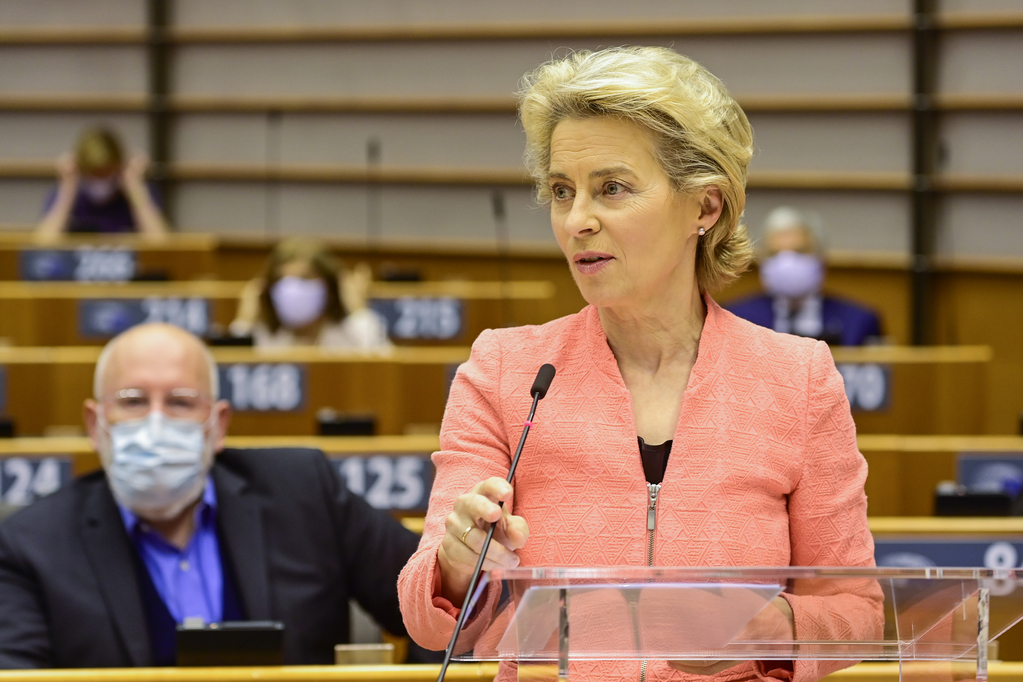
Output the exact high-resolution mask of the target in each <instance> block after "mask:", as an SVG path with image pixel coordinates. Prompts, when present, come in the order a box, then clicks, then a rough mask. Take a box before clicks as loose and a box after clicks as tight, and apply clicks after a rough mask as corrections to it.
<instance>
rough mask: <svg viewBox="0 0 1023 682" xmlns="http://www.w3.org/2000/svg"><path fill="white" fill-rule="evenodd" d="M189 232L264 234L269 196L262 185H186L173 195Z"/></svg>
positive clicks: (181, 225) (179, 218)
mask: <svg viewBox="0 0 1023 682" xmlns="http://www.w3.org/2000/svg"><path fill="white" fill-rule="evenodd" d="M174 197H175V202H176V206H177V210H176V215H177V224H178V226H179V229H181V230H183V231H186V232H217V233H227V234H232V233H233V234H265V233H266V232H267V225H266V207H267V192H266V190H265V187H264V186H263V185H262V184H259V183H233V182H224V183H219V182H185V183H179V184H178V185H177V188H176V189H175V192H174Z"/></svg>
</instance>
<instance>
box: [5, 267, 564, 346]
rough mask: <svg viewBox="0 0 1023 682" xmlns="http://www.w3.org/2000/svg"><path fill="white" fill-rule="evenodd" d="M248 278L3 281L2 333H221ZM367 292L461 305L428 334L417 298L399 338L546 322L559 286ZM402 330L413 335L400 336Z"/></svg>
mask: <svg viewBox="0 0 1023 682" xmlns="http://www.w3.org/2000/svg"><path fill="white" fill-rule="evenodd" d="M244 286H245V282H214V281H189V282H150V283H110V284H100V283H80V282H3V281H0V338H4V339H7V340H8V343H10V344H11V345H15V346H77V345H89V344H97V345H98V344H103V343H105V342H106V341H107V340H108V339H109V338H110V336H112V335H113V333H114V331H116V330H119V329H122V328H124V327H125V326H127V325H128V324H130V323H137V322H142V321H156V322H164V321H168V322H172V323H174V324H178V325H180V326H183V327H185V328H186V329H189V330H190V331H192V332H193V333H196V334H198V335H199V336H208V335H210V333H211V332H217V331H219V332H220V333H222V332H223V330H225V329H226V328H227V326H228V324H230V322H231V320H233V319H234V317H235V314H236V312H237V309H238V297H239V295H240V294H241V291H242V288H243V287H244ZM369 295H370V297H371V298H372V299H376V300H379V301H381V302H385V301H387V300H392V299H419V300H422V299H427V301H426V302H425V305H427V306H430V305H432V306H434V307H436V306H438V305H444V306H450V305H452V304H451V302H450V301H448V299H453V300H454V303H453V305H455V306H460V307H461V319H460V320H459V319H458V318H457V317H455V318H454V319H455V321H456V323H458V324H459V326H460V327H461V331H460V332H459V333H457V334H456V335H454V336H448V338H445V339H443V340H440V341H438V340H434V339H432V338H430V337H431V336H434V337H435V336H437V335H438V334H437V332H443V330H440V329H434V328H432V327H431V322H433V321H434V320H433V318H432V317H431V315H430V313H431V311H432V310H433V309H432V308H427V309H425V310H419V308H418V307H417V305H418V304H416V303H415V302H413V304H411V307H410V308H408V311H407V314H406V313H403V315H405V316H406V317H407V318H408V319H406V320H404V321H400V320H399V325H400V326H401V327H402V328H403V329H404V330H405V331H404V332H401V333H395V334H392V337H393V338H394V341H395V342H396V343H398V344H417V345H429V344H437V343H471V342H472V341H473V340H474V339H475V338H476V337H477V336H478V335H479V333H480V332H481V331H483V330H484V329H488V328H497V327H503V326H505V325H506V323H507V322H508V321H509V320H516V321H518V323H519V324H527V323H529V324H542V323H543V322H546V321H547V320H548V319H551V316H553V309H552V306H553V305H554V298H555V287H554V285H553V284H552V283H550V282H544V281H516V282H468V281H446V282H403V283H397V282H375V283H373V284H372V285H371V287H370V291H369ZM400 305H406V304H404V303H400ZM96 306H100V309H98V310H96V309H94V308H95V307H96ZM445 310H451V308H450V307H446V308H445ZM445 320H446V322H445V324H446V323H447V322H448V321H450V320H449V319H448V318H445ZM436 326H437V325H436V324H434V325H433V327H436ZM402 334H404V335H405V336H412V337H413V338H409V339H403V338H401V335H402ZM441 336H447V335H446V334H443V333H442V334H441Z"/></svg>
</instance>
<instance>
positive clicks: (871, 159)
mask: <svg viewBox="0 0 1023 682" xmlns="http://www.w3.org/2000/svg"><path fill="white" fill-rule="evenodd" d="M750 123H751V124H752V125H753V135H754V141H755V144H756V148H757V152H756V156H754V157H753V162H752V168H754V169H756V170H803V171H805V170H829V171H895V172H900V171H901V172H906V171H908V170H909V168H910V154H911V150H910V144H911V143H910V135H911V131H910V121H909V117H908V116H905V115H901V114H868V115H864V114H859V115H857V114H816V115H813V114H754V115H751V116H750Z"/></svg>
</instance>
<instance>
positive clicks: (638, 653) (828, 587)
mask: <svg viewBox="0 0 1023 682" xmlns="http://www.w3.org/2000/svg"><path fill="white" fill-rule="evenodd" d="M782 594H784V595H788V596H787V597H786V600H787V601H789V602H791V603H793V604H796V605H797V606H796V608H798V609H802V610H803V613H805V614H807V615H808V616H809V617H810V620H809V621H804V625H803V626H802V629H803V630H805V631H804V632H800V626H797V628H796V633H795V634H796V639H791V638H790V631H789V630H788V628H787V626H785V628H784V631H780V630H778V629H777V628H775V629H773V630H772V629H771V627H770V626H771V625H772V624H775V625H776V624H777V622H778V614H779V613H782V611H781V610H780V609H779V608H778V606H777V603H776V602H773V600H774V598H775V597H777V596H779V595H782ZM470 609H471V612H470V617H469V618H468V619H467V621H466V625H465V627H464V628H463V630H462V632H461V633H460V635H459V638H458V642H457V644H456V647H455V655H456V656H455V658H456V660H462V661H479V660H498V661H509V662H514V663H515V665H516V666H517V670H518V675H519V679H530V680H569V679H573V678H572V670H573V669H576V668H577V667H578V666H580V665H582V664H584V663H586V662H590V663H589V666H588V668H590V669H592V668H593V667H594V665H593V663H592V662H594V661H606V662H622V661H635V662H639V665H641V666H642V668H641V669H642V670H646V669H647V666H648V665H658V664H659V665H662V666H663V665H665V664H664V663H663V662H664V661H683V662H684V661H692V662H694V664H695V663H697V662H698V663H699V664H702V663H703V662H706V661H719V660H720V661H739V662H741V661H763V662H765V665H767V662H769V661H796V660H808V661H832V662H833V663H832V664H821V665H822V666H824V667H827V668H830V669H837V668H841V667H845V666H847V665H851V664H853V663H855V662H859V661H893V662H894V661H897V662H898V663H899V666H898V670H899V674H900V679H906V680H936V681H937V680H950V681H951V680H960V679H976V680H981V681H983V680H987V663H988V645H989V643H990V642H991V641H993V640H994V639H995V638H997V637H998V636H999V635H1001V634H1002V633H1003V632H1005V631H1006V630H1008V629H1009V628H1010V627H1012V626H1013V625H1015V624H1016V623H1017V622H1018V621H1020V620H1021V619H1023V571H1019V572H1017V571H1014V570H1008V569H993V570H992V569H973V568H925V569H902V568H820V567H812V568H811V567H807V568H802V567H789V568H715V569H709V568H657V567H654V568H645V567H642V568H638V567H595V568H516V569H507V570H495V571H492V572H490V573H487V574H485V575H484V577H483V579H482V580H481V581H480V585H479V587H478V588H477V590H476V592H475V593H474V595H473V601H472V604H471V607H470ZM772 610H774V612H772ZM806 623H809V624H806ZM783 624H784V621H783ZM682 665H685V664H684V663H683V664H682ZM582 667H584V668H585V667H587V666H585V665H582ZM597 667H600V666H599V665H598V666H597ZM768 667H770V666H768ZM577 677H578V678H585V677H586V676H585V675H583V674H579V675H577Z"/></svg>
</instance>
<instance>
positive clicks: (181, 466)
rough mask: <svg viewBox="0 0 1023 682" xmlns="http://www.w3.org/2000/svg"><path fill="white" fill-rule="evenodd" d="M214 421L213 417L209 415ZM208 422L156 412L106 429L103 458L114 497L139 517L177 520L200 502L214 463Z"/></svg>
mask: <svg viewBox="0 0 1023 682" xmlns="http://www.w3.org/2000/svg"><path fill="white" fill-rule="evenodd" d="M210 419H211V420H212V419H213V416H211V417H210ZM208 424H209V422H206V423H205V424H204V423H200V422H194V421H189V420H185V419H169V418H167V417H166V416H164V414H163V413H162V412H159V411H157V410H154V411H152V412H150V413H149V415H148V416H147V417H146V418H144V419H136V420H132V421H126V422H119V423H117V424H113V425H109V426H107V425H106V423H105V421H104V420H103V419H102V415H101V421H100V426H101V428H104V429H107V430H108V432H109V439H105V440H104V442H102V447H101V451H100V456H101V457H102V459H103V464H104V465H105V467H106V470H107V480H109V481H110V489H111V491H112V492H113V494H114V498H115V499H116V500H117V501H118V502H120V503H121V504H122V505H124V506H125V507H127V508H128V509H131V510H132V511H133V512H135V513H136V514H138V515H139V516H141V517H143V518H146V519H151V520H154V521H162V520H167V519H172V518H174V517H175V516H177V515H178V514H180V513H181V511H182V510H183V509H184V508H185V507H187V506H188V505H190V504H191V503H193V502H195V501H196V500H197V499H199V496H200V495H201V494H202V491H203V489H204V487H205V484H206V474H207V473H208V472H209V470H210V467H211V466H212V464H213V442H212V439H211V438H207V437H206V428H207V426H208Z"/></svg>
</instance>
